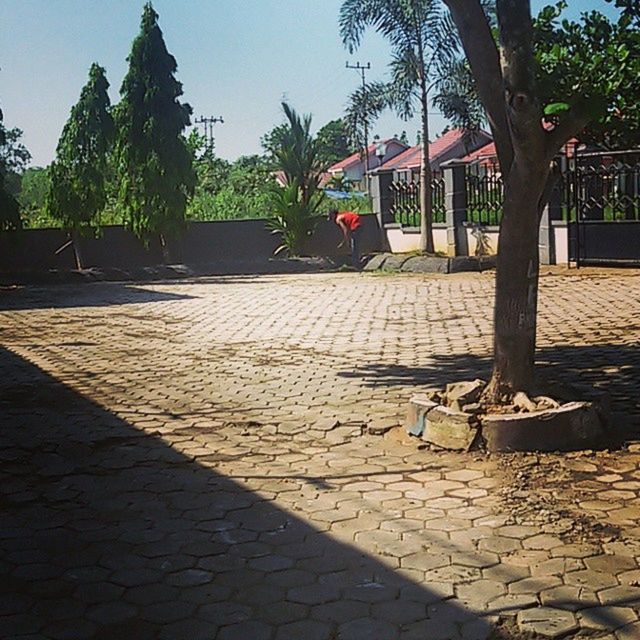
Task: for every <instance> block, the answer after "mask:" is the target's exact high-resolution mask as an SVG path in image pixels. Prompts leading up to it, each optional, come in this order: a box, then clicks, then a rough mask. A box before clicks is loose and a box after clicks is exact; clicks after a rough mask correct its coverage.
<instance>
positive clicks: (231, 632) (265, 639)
mask: <svg viewBox="0 0 640 640" xmlns="http://www.w3.org/2000/svg"><path fill="white" fill-rule="evenodd" d="M272 634H273V627H270V626H269V625H267V624H265V623H264V622H259V621H257V620H248V621H247V622H240V623H238V624H231V625H229V626H227V627H223V628H222V629H220V632H219V633H218V635H217V636H216V638H218V639H219V640H246V639H248V638H251V640H269V639H270V638H271V637H272Z"/></svg>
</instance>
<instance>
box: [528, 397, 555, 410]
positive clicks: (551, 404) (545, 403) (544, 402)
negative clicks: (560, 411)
mask: <svg viewBox="0 0 640 640" xmlns="http://www.w3.org/2000/svg"><path fill="white" fill-rule="evenodd" d="M533 401H534V402H535V403H536V405H537V406H538V411H542V410H543V409H557V408H558V407H559V406H560V403H559V402H557V401H556V400H554V399H553V398H550V397H549V396H536V397H535V398H534V399H533Z"/></svg>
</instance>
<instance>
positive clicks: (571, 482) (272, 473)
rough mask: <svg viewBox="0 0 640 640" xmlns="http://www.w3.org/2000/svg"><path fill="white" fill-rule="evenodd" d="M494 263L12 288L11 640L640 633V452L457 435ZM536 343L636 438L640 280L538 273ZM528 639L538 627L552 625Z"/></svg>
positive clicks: (2, 567)
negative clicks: (427, 389)
mask: <svg viewBox="0 0 640 640" xmlns="http://www.w3.org/2000/svg"><path fill="white" fill-rule="evenodd" d="M491 296H492V277H491V275H490V274H474V275H461V276H447V277H437V276H424V277H423V276H379V275H375V276H374V275H371V276H366V275H356V274H340V275H326V274H324V275H306V276H288V277H262V278H218V279H216V278H209V279H201V280H197V281H191V282H172V283H170V284H153V285H138V286H135V285H120V284H96V285H83V286H81V287H76V288H73V287H62V286H61V287H51V288H43V289H36V288H30V289H24V290H5V291H0V305H1V306H2V308H4V309H6V311H5V312H3V313H2V314H1V315H0V330H1V333H0V340H1V342H2V345H3V347H2V349H0V366H1V369H0V370H1V371H2V376H1V378H0V513H1V514H2V517H1V520H0V638H11V639H19V638H20V639H23V640H26V639H27V638H28V639H35V638H52V639H62V638H71V639H73V640H81V639H83V638H92V639H98V638H104V639H110V640H115V639H117V640H121V639H123V640H128V639H132V640H133V639H135V640H144V639H145V638H164V639H169V640H182V639H185V640H198V639H206V640H210V639H213V638H218V639H220V640H229V639H233V640H261V639H263V638H264V639H271V640H298V639H302V640H315V639H318V640H338V639H340V640H359V639H361V638H362V639H365V638H366V639H367V640H385V639H388V638H389V639H395V638H402V639H403V640H404V639H406V640H410V639H416V640H455V639H466V640H483V639H485V638H494V639H498V638H500V639H503V638H504V639H507V638H531V637H538V635H540V636H541V637H578V636H580V637H582V636H587V637H599V638H607V639H608V640H614V639H615V640H631V639H636V640H637V639H638V638H640V621H639V620H638V615H639V613H640V565H639V564H638V560H639V558H640V522H639V520H640V509H639V508H638V506H639V504H640V493H639V490H640V451H639V450H640V446H638V445H633V444H632V445H630V446H629V447H628V448H625V449H623V450H619V451H614V452H608V451H600V452H581V453H576V454H571V455H566V456H558V455H544V456H543V455H519V456H491V457H487V456H484V455H481V454H474V455H462V454H443V453H438V452H434V451H429V450H425V449H421V448H420V447H419V446H418V445H417V444H416V442H414V441H413V440H408V439H406V438H405V437H403V436H402V432H401V431H400V430H392V431H391V432H389V433H388V434H387V435H386V436H385V437H376V436H372V435H369V434H366V433H365V434H363V430H364V429H363V425H371V426H384V425H386V424H394V423H398V422H399V421H400V419H401V416H402V415H403V413H404V410H405V405H406V401H407V399H408V397H409V396H410V395H411V393H412V391H415V390H416V389H419V388H420V386H422V385H425V384H426V385H434V384H438V383H443V382H447V381H451V380H455V379H466V378H469V377H475V376H476V375H482V374H486V369H487V362H488V360H487V356H488V354H489V352H490V350H489V347H490V341H491V338H490V313H491ZM540 306H541V309H540V326H539V344H540V351H539V360H540V362H541V363H543V364H544V365H545V369H546V370H547V372H548V374H549V375H550V376H551V377H555V378H556V379H559V380H564V379H569V380H575V379H579V380H587V381H589V380H590V381H595V382H597V383H599V384H600V386H602V387H604V388H606V389H607V390H608V391H610V393H611V394H612V396H613V401H614V405H615V407H616V408H617V409H618V411H619V412H621V414H623V415H624V416H626V418H627V420H626V421H623V420H622V416H621V417H620V419H617V420H616V425H615V426H616V428H617V429H618V431H619V432H622V429H623V428H624V433H625V435H626V436H628V437H634V434H635V433H636V431H635V430H636V429H637V427H638V424H637V423H638V405H637V389H638V382H639V380H640V375H639V373H640V372H639V365H640V356H639V350H638V346H637V345H638V340H639V338H640V322H639V321H638V318H640V278H639V277H638V273H637V272H632V271H620V272H601V271H598V272H580V274H576V272H571V273H567V272H562V271H553V272H549V273H547V274H546V275H545V276H544V277H543V278H542V284H541V302H540ZM536 634H537V635H536Z"/></svg>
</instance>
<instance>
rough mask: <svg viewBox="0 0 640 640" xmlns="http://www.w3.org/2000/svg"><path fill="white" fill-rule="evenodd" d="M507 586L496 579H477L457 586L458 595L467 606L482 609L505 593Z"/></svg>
mask: <svg viewBox="0 0 640 640" xmlns="http://www.w3.org/2000/svg"><path fill="white" fill-rule="evenodd" d="M505 592H506V588H505V586H504V585H503V584H502V583H500V582H496V581H494V580H476V581H475V582H471V583H469V584H461V585H458V586H457V587H456V597H457V598H458V600H459V601H460V602H461V603H462V604H463V605H464V606H465V607H467V608H471V609H474V610H479V611H482V610H484V609H486V608H487V607H488V604H489V602H491V601H492V600H495V599H496V598H498V597H500V596H502V595H504V594H505Z"/></svg>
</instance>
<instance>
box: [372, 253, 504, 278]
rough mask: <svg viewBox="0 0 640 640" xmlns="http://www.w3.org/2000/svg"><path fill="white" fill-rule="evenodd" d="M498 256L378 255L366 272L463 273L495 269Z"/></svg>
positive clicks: (374, 257) (373, 258) (373, 257)
mask: <svg viewBox="0 0 640 640" xmlns="http://www.w3.org/2000/svg"><path fill="white" fill-rule="evenodd" d="M495 266H496V256H456V257H445V256H423V255H415V254H404V253H378V254H376V255H374V256H372V257H371V258H370V259H369V260H368V261H367V263H366V264H365V266H364V267H363V270H364V271H389V272H395V271H399V272H402V273H461V272H464V271H486V270H487V269H495Z"/></svg>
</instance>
